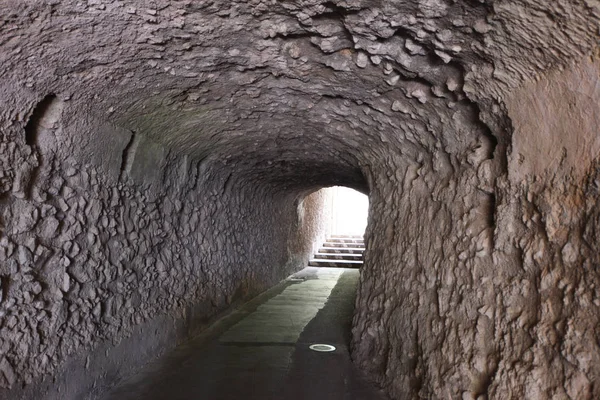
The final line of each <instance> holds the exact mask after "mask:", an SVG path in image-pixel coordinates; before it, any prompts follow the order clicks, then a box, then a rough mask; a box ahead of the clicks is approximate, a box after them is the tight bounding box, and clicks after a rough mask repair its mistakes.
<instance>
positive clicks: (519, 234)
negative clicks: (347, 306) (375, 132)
mask: <svg viewBox="0 0 600 400" xmlns="http://www.w3.org/2000/svg"><path fill="white" fill-rule="evenodd" d="M599 65H600V62H599V61H598V60H597V59H596V58H591V59H590V58H586V59H584V60H582V61H581V62H579V63H576V64H572V65H571V66H569V68H565V69H564V70H562V71H555V72H552V73H549V74H547V75H546V76H544V77H542V78H541V79H540V80H539V81H538V82H530V83H527V84H526V85H525V86H524V87H523V88H521V89H520V90H518V91H515V92H514V93H513V94H512V95H511V97H510V99H509V100H508V101H507V104H508V117H509V118H510V121H511V124H512V126H513V127H514V131H513V136H512V141H511V143H510V151H509V152H508V168H507V171H506V172H504V173H500V174H497V175H495V179H494V180H493V181H491V182H490V181H489V180H487V179H486V177H489V176H490V171H493V170H492V169H490V162H493V160H487V161H483V162H482V163H481V164H480V165H479V168H478V169H477V170H473V169H471V168H470V167H468V165H469V162H468V159H469V156H468V155H463V156H462V157H463V161H462V165H467V167H466V168H464V169H463V170H458V171H454V172H453V173H452V174H451V179H450V180H449V179H448V177H447V176H444V174H440V172H439V171H445V172H446V173H448V174H450V172H449V171H448V170H447V169H444V167H443V165H442V164H440V163H438V162H436V161H431V162H430V163H429V162H425V163H424V165H422V166H420V168H419V169H420V171H421V172H420V173H418V174H415V173H414V168H415V167H411V166H402V165H401V166H399V167H398V168H399V169H400V170H405V171H406V175H404V176H401V177H400V179H392V180H389V178H388V179H386V177H382V176H379V177H378V178H377V179H375V181H377V183H378V185H377V186H375V187H374V188H373V189H372V192H371V202H372V204H373V205H374V206H373V207H372V210H371V212H372V215H374V216H375V218H373V221H374V224H373V225H372V226H370V228H369V232H368V236H369V241H368V251H367V253H366V264H367V268H366V269H365V271H364V272H363V283H362V285H361V289H360V295H359V305H360V307H359V311H358V313H357V315H356V318H355V328H354V346H355V353H354V357H355V359H356V360H357V362H358V363H359V364H360V366H361V367H363V368H365V369H366V370H368V371H369V373H370V375H371V376H372V377H374V378H375V379H376V380H377V382H379V383H380V384H381V385H382V386H384V387H385V388H386V389H387V391H388V392H389V393H391V394H392V396H393V397H394V398H446V397H448V398H463V399H483V398H511V399H513V398H514V399H518V398H527V399H550V398H553V399H554V398H560V399H593V398H597V397H598V396H600V387H599V386H598V385H597V383H596V382H598V379H599V378H600V342H599V341H598V338H599V337H600V336H599V335H600V330H599V327H600V289H599V285H600V271H599V270H598V265H600V264H599V261H600V260H599V259H598V254H599V251H600V248H599V247H598V243H599V242H598V236H597V230H598V222H599V221H598V188H597V183H598V181H597V180H598V171H599V169H598V151H597V149H596V148H597V142H598V132H597V127H598V125H599V124H598V122H599V121H598V113H597V112H596V110H598V109H599V107H600V88H599V87H598V84H597V82H598V74H599V72H600V71H599V68H598V66H599ZM497 154H498V152H496V155H497ZM449 182H450V183H451V184H449ZM490 183H492V185H490ZM383 199H385V200H383ZM390 202H393V203H394V204H395V205H396V207H395V208H393V209H392V208H390V207H385V206H383V204H388V205H389V203H390ZM389 260H393V261H392V262H391V263H390V261H389Z"/></svg>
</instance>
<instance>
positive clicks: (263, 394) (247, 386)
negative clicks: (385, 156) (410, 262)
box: [105, 267, 386, 400]
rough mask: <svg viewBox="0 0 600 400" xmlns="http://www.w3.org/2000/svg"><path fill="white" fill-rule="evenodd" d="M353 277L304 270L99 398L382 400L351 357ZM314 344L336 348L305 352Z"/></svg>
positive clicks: (342, 272) (349, 271) (327, 270)
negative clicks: (328, 351)
mask: <svg viewBox="0 0 600 400" xmlns="http://www.w3.org/2000/svg"><path fill="white" fill-rule="evenodd" d="M358 278H359V271H358V270H356V269H343V268H315V267H308V268H306V269H304V270H302V271H300V272H298V273H296V274H294V275H292V276H291V277H290V278H288V279H286V280H285V281H283V282H282V283H280V284H279V285H277V286H276V287H274V288H273V289H271V290H269V291H267V292H266V293H264V294H263V295H261V296H259V297H257V298H256V299H254V300H252V301H250V302H249V303H247V304H246V305H244V306H243V307H241V308H240V309H239V310H236V311H234V312H233V313H232V314H230V315H229V316H227V317H225V318H223V319H222V320H220V321H218V322H217V323H215V324H214V325H213V326H212V327H211V328H209V329H208V330H207V332H206V333H204V334H203V335H202V336H200V337H198V338H196V339H195V340H193V341H190V342H188V343H186V344H185V345H182V346H179V347H178V348H177V349H175V350H174V351H173V352H171V353H170V354H168V355H167V356H164V357H161V358H160V359H159V360H157V361H156V362H154V363H151V364H150V365H148V366H146V367H145V368H144V369H143V370H142V371H141V372H140V373H138V374H137V375H136V376H134V377H132V378H130V379H128V380H126V381H125V382H123V383H122V384H120V385H119V386H117V387H116V388H114V389H113V390H112V391H111V392H110V393H109V395H108V396H106V397H105V400H133V399H146V400H159V399H161V400H163V399H165V400H166V399H169V400H184V399H185V400H191V399H206V400H225V399H227V400H232V399H256V400H258V399H260V400H265V399H292V400H293V399H328V400H335V399H343V400H354V399H357V400H358V399H365V400H371V399H374V400H376V399H381V400H384V399H386V397H385V396H384V395H383V394H381V393H380V392H379V391H378V390H376V389H375V388H374V387H373V386H372V385H370V384H369V383H367V381H366V380H365V379H364V378H363V377H362V376H361V374H360V372H359V371H358V370H356V368H355V367H354V366H353V364H352V363H351V360H350V355H349V342H350V328H351V323H352V314H353V310H354V299H355V296H356V289H357V284H358ZM316 343H323V344H330V345H333V346H335V347H336V350H335V351H333V352H330V353H322V352H315V351H313V350H310V349H309V346H310V345H312V344H316Z"/></svg>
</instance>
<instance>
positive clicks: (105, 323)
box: [0, 0, 600, 400]
mask: <svg viewBox="0 0 600 400" xmlns="http://www.w3.org/2000/svg"><path fill="white" fill-rule="evenodd" d="M599 29H600V3H599V2H598V1H597V0H573V1H566V0H556V1H548V2H544V1H542V2H539V1H534V0H478V1H475V0H413V1H406V0H396V1H379V0H327V1H325V0H290V1H276V0H235V1H229V2H225V1H222V2H219V1H211V0H197V1H191V0H172V1H166V0H78V1H75V0H43V1H34V0H5V1H3V2H2V3H1V4H0V135H1V138H0V149H1V150H0V155H1V157H0V398H2V399H22V400H24V399H46V400H49V399H67V400H68V399H96V398H98V399H100V398H101V396H102V395H103V393H104V392H105V391H106V390H107V389H108V388H109V387H110V385H112V384H113V383H114V382H115V381H116V380H118V378H119V377H121V376H125V375H128V374H132V373H134V372H135V371H136V370H137V369H138V368H140V366H141V365H143V364H144V363H146V362H148V361H149V360H151V359H152V358H153V357H155V356H156V354H158V353H161V352H164V351H167V350H168V349H173V348H175V347H176V346H177V344H180V343H184V342H185V341H186V340H188V339H189V338H192V337H194V336H195V335H198V334H200V333H202V332H204V331H205V330H206V329H207V328H208V327H209V326H210V325H211V324H212V323H213V322H214V321H215V320H216V319H218V318H219V317H220V316H222V315H224V314H225V313H227V312H228V310H232V309H234V308H235V307H238V306H239V305H241V304H244V303H245V302H247V301H249V300H251V299H252V298H254V297H255V296H257V295H259V294H260V293H263V292H264V291H265V290H268V289H269V288H271V287H273V286H274V285H276V284H278V282H280V281H282V280H284V279H285V278H286V277H288V276H290V275H291V274H293V273H296V272H297V271H300V270H302V269H303V268H304V267H305V266H306V265H307V262H308V261H309V259H310V257H311V254H312V252H313V251H314V247H315V243H316V242H318V241H319V240H322V239H323V234H324V229H325V228H324V225H323V209H324V205H325V202H326V199H325V197H324V196H323V195H322V193H323V192H320V190H321V189H323V188H328V187H332V186H344V187H348V188H351V189H355V190H357V191H359V192H361V193H364V194H367V195H368V196H369V222H368V226H367V229H366V232H365V235H364V238H365V243H366V248H367V249H366V251H365V258H364V265H363V267H362V268H361V270H360V279H359V282H358V289H357V295H356V303H355V309H354V312H353V318H352V326H351V332H350V335H351V344H350V349H351V357H352V363H353V365H354V366H355V367H356V368H357V369H359V370H360V371H361V372H362V373H364V375H365V379H367V380H369V382H372V384H373V385H375V386H376V387H377V388H379V389H380V390H381V391H382V392H383V393H385V395H386V396H388V397H389V398H391V399H418V398H427V399H442V398H444V399H477V400H481V399H551V398H552V399H596V398H600V257H599V254H600V253H599V250H600V248H599V238H600V236H599V235H600V233H599V232H600V212H599V211H598V210H599V207H598V206H599V200H600V193H599V183H598V182H599V179H600V164H599V161H598V160H599V159H598V155H599V154H600V153H599V152H600V134H599V131H598V127H599V126H600V84H599V76H600V51H599V43H600V41H599V39H600V33H599V32H600V31H599Z"/></svg>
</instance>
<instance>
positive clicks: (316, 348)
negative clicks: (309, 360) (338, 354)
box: [308, 344, 335, 353]
mask: <svg viewBox="0 0 600 400" xmlns="http://www.w3.org/2000/svg"><path fill="white" fill-rule="evenodd" d="M308 348H309V349H311V350H314V351H320V352H323V353H328V352H330V351H335V346H332V345H330V344H311V345H310V346H309V347H308Z"/></svg>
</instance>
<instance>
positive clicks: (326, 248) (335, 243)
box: [308, 235, 365, 268]
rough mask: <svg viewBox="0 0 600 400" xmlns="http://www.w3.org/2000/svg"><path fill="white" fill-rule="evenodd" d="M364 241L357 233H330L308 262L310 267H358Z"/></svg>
mask: <svg viewBox="0 0 600 400" xmlns="http://www.w3.org/2000/svg"><path fill="white" fill-rule="evenodd" d="M364 250H365V242H364V239H363V237H362V236H358V235H356V236H355V235H332V236H331V237H330V238H329V239H327V240H326V241H325V243H323V246H322V247H321V248H320V249H319V251H318V252H317V253H316V254H315V256H314V257H313V259H312V260H310V261H309V262H308V265H309V266H311V267H330V268H331V267H337V268H360V267H362V265H363V251H364Z"/></svg>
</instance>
